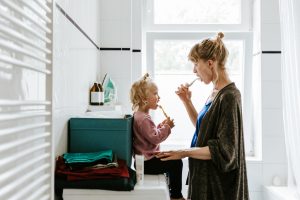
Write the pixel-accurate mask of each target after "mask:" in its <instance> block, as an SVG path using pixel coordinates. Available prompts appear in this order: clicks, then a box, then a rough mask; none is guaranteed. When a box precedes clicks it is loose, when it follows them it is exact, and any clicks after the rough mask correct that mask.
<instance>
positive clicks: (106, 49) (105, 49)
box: [55, 3, 141, 52]
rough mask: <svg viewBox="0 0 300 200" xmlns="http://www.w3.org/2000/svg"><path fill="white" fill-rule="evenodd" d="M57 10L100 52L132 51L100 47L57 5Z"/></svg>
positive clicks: (138, 50) (137, 50) (135, 50)
mask: <svg viewBox="0 0 300 200" xmlns="http://www.w3.org/2000/svg"><path fill="white" fill-rule="evenodd" d="M55 6H56V8H57V9H58V10H59V11H60V12H61V13H62V14H63V15H64V16H65V17H66V18H67V19H68V20H69V21H70V22H71V23H72V24H73V25H74V26H75V27H76V28H77V29H78V30H79V31H80V32H81V33H82V34H83V35H84V36H85V37H86V38H87V39H88V40H89V41H90V42H91V43H92V44H93V45H94V46H95V47H96V48H97V49H98V50H100V51H130V48H127V47H125V48H124V47H123V48H122V47H101V48H100V47H99V46H98V45H97V44H96V43H95V42H94V41H93V40H92V39H91V38H90V37H89V36H88V34H86V33H85V32H84V31H83V30H82V28H80V26H79V25H78V24H77V23H76V22H75V21H74V20H73V19H72V18H71V17H70V16H69V15H68V14H67V13H66V11H64V9H62V7H60V6H59V5H58V3H55ZM132 52H141V50H140V49H132Z"/></svg>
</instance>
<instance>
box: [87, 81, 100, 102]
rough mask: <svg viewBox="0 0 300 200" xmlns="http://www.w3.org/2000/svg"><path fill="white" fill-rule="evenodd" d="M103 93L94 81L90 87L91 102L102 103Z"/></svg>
mask: <svg viewBox="0 0 300 200" xmlns="http://www.w3.org/2000/svg"><path fill="white" fill-rule="evenodd" d="M100 101H101V93H100V88H99V87H98V84H97V83H94V85H93V87H92V88H91V89H90V104H91V105H100Z"/></svg>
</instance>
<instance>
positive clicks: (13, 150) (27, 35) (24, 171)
mask: <svg viewBox="0 0 300 200" xmlns="http://www.w3.org/2000/svg"><path fill="white" fill-rule="evenodd" d="M52 11H53V2H52V1H49V0H0V199H1V200H7V199H13V200H17V199H20V200H25V199H26V200H27V199H28V200H29V199H32V200H33V199H36V200H44V199H45V200H46V199H54V197H53V195H52V194H53V179H54V178H53V173H52V172H53V166H54V164H53V160H54V159H53V153H52V152H53V150H52V149H53V147H52V140H53V139H52V104H51V100H52V74H51V71H52V43H51V42H52V27H53V26H52V19H53V18H52V13H53V12H52Z"/></svg>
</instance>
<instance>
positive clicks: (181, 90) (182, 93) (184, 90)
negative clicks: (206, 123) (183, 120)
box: [175, 85, 198, 127]
mask: <svg viewBox="0 0 300 200" xmlns="http://www.w3.org/2000/svg"><path fill="white" fill-rule="evenodd" d="M175 93H176V94H177V95H178V97H179V98H180V100H181V101H182V102H183V105H184V107H185V109H186V111H187V113H188V115H189V118H190V120H191V122H192V123H193V125H194V126H195V127H196V122H197V116H198V113H197V110H196V109H195V106H194V105H193V103H192V101H191V97H192V93H191V91H189V88H188V87H186V86H184V85H181V86H180V87H178V89H177V91H176V92H175Z"/></svg>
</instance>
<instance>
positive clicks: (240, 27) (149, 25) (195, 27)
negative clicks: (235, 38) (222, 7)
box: [143, 0, 251, 31]
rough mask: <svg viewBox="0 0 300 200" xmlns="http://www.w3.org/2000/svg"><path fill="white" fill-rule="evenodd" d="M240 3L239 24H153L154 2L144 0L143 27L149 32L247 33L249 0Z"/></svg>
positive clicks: (242, 0) (248, 26) (248, 28)
mask: <svg viewBox="0 0 300 200" xmlns="http://www.w3.org/2000/svg"><path fill="white" fill-rule="evenodd" d="M240 1H241V23H240V24H154V15H153V7H154V0H145V2H146V3H145V4H144V5H143V6H144V9H143V10H144V11H145V12H144V22H145V24H144V26H145V28H146V29H147V30H151V31H168V30H172V31H173V30H174V31H179V30H189V31H199V30H205V31H218V30H222V31H249V30H250V28H251V26H250V22H251V20H250V9H249V8H251V7H250V5H251V0H240Z"/></svg>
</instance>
